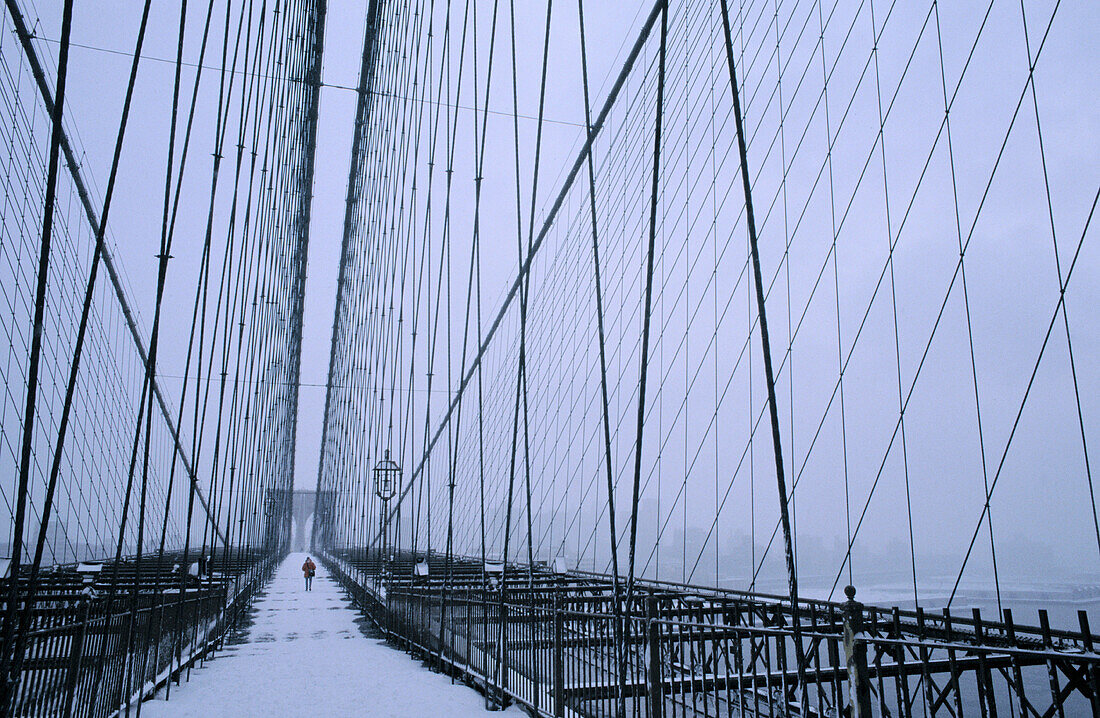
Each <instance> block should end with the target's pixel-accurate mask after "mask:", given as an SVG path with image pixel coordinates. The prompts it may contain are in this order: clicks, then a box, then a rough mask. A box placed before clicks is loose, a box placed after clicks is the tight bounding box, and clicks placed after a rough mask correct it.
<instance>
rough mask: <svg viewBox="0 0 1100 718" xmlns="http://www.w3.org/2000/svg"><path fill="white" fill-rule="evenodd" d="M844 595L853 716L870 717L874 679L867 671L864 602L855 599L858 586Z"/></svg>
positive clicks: (849, 694)
mask: <svg viewBox="0 0 1100 718" xmlns="http://www.w3.org/2000/svg"><path fill="white" fill-rule="evenodd" d="M844 595H845V596H847V597H848V600H847V602H845V604H844V655H845V657H846V658H847V661H848V700H849V702H850V704H851V709H852V712H851V716H852V718H870V716H871V679H870V676H869V675H868V672H867V643H866V641H865V639H864V638H862V637H861V636H860V635H859V634H861V633H863V604H862V603H860V602H858V601H856V589H855V586H846V587H845V588H844Z"/></svg>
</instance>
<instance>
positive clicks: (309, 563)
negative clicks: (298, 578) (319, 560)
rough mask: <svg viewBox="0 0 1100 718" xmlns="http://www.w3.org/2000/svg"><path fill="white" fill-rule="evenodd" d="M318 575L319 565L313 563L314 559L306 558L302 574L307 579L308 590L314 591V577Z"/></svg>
mask: <svg viewBox="0 0 1100 718" xmlns="http://www.w3.org/2000/svg"><path fill="white" fill-rule="evenodd" d="M316 573H317V564H315V563H313V559H311V558H310V557H309V556H306V562H305V563H303V564H302V574H303V575H304V576H305V578H306V590H307V591H312V590H313V576H314V575H315V574H316Z"/></svg>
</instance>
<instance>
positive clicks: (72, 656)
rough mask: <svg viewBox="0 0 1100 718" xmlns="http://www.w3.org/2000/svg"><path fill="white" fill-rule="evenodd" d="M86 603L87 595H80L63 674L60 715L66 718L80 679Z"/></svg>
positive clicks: (85, 626)
mask: <svg viewBox="0 0 1100 718" xmlns="http://www.w3.org/2000/svg"><path fill="white" fill-rule="evenodd" d="M88 603H89V601H88V597H87V596H81V597H80V603H79V605H78V607H77V616H78V618H77V623H76V633H75V634H74V635H73V645H72V649H71V650H70V651H69V669H68V674H67V675H66V676H65V706H64V709H63V710H62V715H64V716H65V717H66V718H68V717H69V716H71V715H72V714H73V698H74V696H75V695H76V686H77V683H79V679H80V664H81V663H82V662H83V659H84V634H85V633H86V632H87V630H88Z"/></svg>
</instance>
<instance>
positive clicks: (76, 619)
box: [5, 553, 277, 718]
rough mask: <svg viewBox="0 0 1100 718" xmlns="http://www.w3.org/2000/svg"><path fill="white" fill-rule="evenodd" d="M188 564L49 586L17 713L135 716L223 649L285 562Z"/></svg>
mask: <svg viewBox="0 0 1100 718" xmlns="http://www.w3.org/2000/svg"><path fill="white" fill-rule="evenodd" d="M189 559H190V560H184V557H183V556H182V555H167V556H166V557H165V560H164V562H161V563H158V562H156V561H146V562H144V565H142V566H137V565H135V564H134V563H133V562H125V563H123V564H120V565H119V566H118V567H117V570H116V567H114V566H111V565H107V566H103V567H93V569H92V571H89V570H88V567H86V566H85V567H77V566H70V567H64V568H61V569H59V570H58V571H56V572H55V573H54V574H52V575H50V576H48V577H46V579H45V580H41V581H40V583H41V585H40V586H39V588H38V590H37V591H36V595H35V599H34V602H33V605H32V606H31V609H30V610H31V619H30V623H29V626H30V630H28V631H27V632H26V633H25V634H24V636H23V637H22V639H23V640H25V642H26V645H25V650H24V651H23V652H22V656H23V658H22V661H21V663H20V665H19V666H18V669H19V673H18V675H19V680H18V683H17V684H16V686H15V690H14V696H13V703H12V714H13V715H16V716H65V717H66V718H68V717H70V716H72V717H79V718H101V717H103V716H110V715H115V714H119V713H123V712H126V713H128V712H129V710H130V708H131V707H132V706H133V705H134V704H136V703H137V702H139V701H141V700H142V699H144V698H146V697H148V696H149V695H151V694H152V693H153V692H155V691H156V690H157V689H158V688H160V687H162V686H164V685H165V683H166V682H168V681H170V680H175V682H176V683H177V684H178V683H179V680H180V676H181V673H182V672H184V671H185V670H187V669H188V668H189V667H190V666H191V665H193V664H194V662H195V661H197V660H201V659H203V658H204V657H206V656H207V655H208V654H209V653H210V651H212V650H214V649H215V648H216V647H217V646H218V645H219V644H220V642H221V641H222V640H223V639H224V637H225V635H226V633H227V632H228V631H229V629H231V628H232V626H233V625H234V624H235V623H236V621H237V619H238V618H239V617H240V616H241V615H243V613H244V612H245V611H247V609H248V606H249V605H250V604H251V601H252V599H253V597H254V595H255V592H256V590H257V589H258V588H259V587H260V586H261V585H263V582H264V581H266V579H267V578H268V577H269V576H270V575H271V572H272V570H273V569H274V567H275V565H276V563H277V562H276V560H275V559H274V558H273V557H270V556H263V555H261V554H259V553H257V554H255V555H242V556H239V557H238V556H235V555H234V556H227V557H225V558H217V559H214V560H206V559H202V557H199V556H191V557H189ZM181 567H182V568H181ZM191 567H195V570H188V569H189V568H191ZM199 567H201V568H199ZM81 569H83V570H81ZM96 569H98V570H96ZM5 595H6V594H5Z"/></svg>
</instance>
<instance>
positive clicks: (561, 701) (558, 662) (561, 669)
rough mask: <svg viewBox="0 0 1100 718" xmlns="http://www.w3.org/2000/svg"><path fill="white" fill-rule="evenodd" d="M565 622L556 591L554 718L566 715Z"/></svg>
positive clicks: (559, 597) (559, 598) (559, 596)
mask: <svg viewBox="0 0 1100 718" xmlns="http://www.w3.org/2000/svg"><path fill="white" fill-rule="evenodd" d="M564 623H565V621H564V620H563V617H562V615H561V595H560V594H559V592H558V591H554V668H553V670H554V674H553V681H554V718H561V717H562V716H564V715H565V662H564V656H563V655H562V654H563V652H564V646H563V644H564V640H563V639H564V634H565V626H564Z"/></svg>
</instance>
